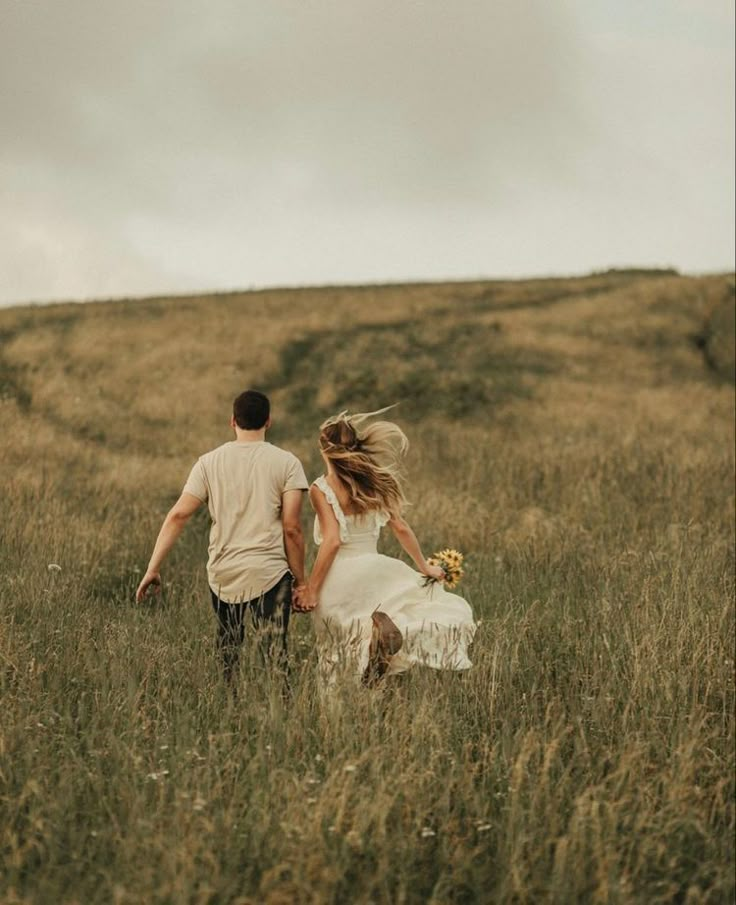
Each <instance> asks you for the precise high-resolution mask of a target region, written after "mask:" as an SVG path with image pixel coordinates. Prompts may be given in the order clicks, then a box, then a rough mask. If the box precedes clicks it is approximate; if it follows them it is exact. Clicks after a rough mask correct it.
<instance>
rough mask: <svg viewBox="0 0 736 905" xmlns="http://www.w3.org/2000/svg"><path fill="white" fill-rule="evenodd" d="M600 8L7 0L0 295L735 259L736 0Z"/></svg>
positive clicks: (530, 1) (0, 79) (507, 0)
mask: <svg viewBox="0 0 736 905" xmlns="http://www.w3.org/2000/svg"><path fill="white" fill-rule="evenodd" d="M681 6H682V7H683V9H684V10H685V11H686V12H687V15H690V16H692V15H694V14H693V13H691V12H690V11H689V10H688V9H687V0H682V2H681ZM589 10H590V5H584V4H582V2H572V0H569V2H561V3H558V4H548V3H545V2H543V0H526V2H512V0H502V2H494V3H487V2H478V0H457V2H455V3H452V4H448V3H445V2H407V3H400V4H396V3H389V2H386V0H374V2H371V3H367V2H358V0H343V2H336V0H335V2H328V0H317V2H312V3H309V4H305V3H303V2H289V0H287V2H280V3H277V4H275V3H274V4H262V3H255V2H243V0H240V2H235V0H211V2H204V0H193V2H187V3H179V2H170V0H155V2H143V0H132V2H127V3H125V4H115V5H113V4H98V3H94V2H92V0H70V2H66V3H63V4H59V3H54V2H51V0H38V2H33V0H28V2H24V3H20V2H18V3H12V4H6V5H5V6H4V8H3V13H2V16H3V19H2V23H1V24H2V35H3V36H2V48H0V49H1V50H2V53H0V84H1V85H2V86H4V87H3V89H2V91H0V117H2V122H3V124H4V130H3V138H2V142H0V204H2V211H3V213H2V214H1V215H0V232H1V235H2V247H1V248H0V268H2V272H3V273H4V274H5V275H6V279H5V280H4V281H3V282H4V288H3V290H2V292H3V295H2V296H0V301H6V302H7V301H11V300H15V299H27V298H44V297H59V296H65V297H69V296H80V295H81V296H84V297H90V296H93V295H97V294H102V295H110V294H131V293H141V292H161V291H166V290H172V291H173V290H186V289H195V288H218V287H234V286H242V285H250V284H275V283H300V282H328V281H340V280H361V279H391V278H402V277H403V278H410V277H422V276H424V277H428V278H431V277H433V276H440V275H448V276H463V275H468V276H471V275H478V274H488V275H495V274H497V273H511V272H516V273H532V272H539V271H540V270H547V271H554V270H558V271H561V270H574V269H578V270H585V269H588V268H590V267H594V266H600V265H605V264H607V263H618V262H619V260H624V259H626V260H628V261H632V262H634V261H635V260H639V259H642V258H647V256H655V257H656V258H657V259H658V260H661V263H677V264H681V265H682V266H693V265H694V264H695V265H697V263H698V262H699V261H702V262H703V265H702V266H712V262H715V261H717V262H719V263H720V262H722V266H723V265H727V263H728V261H729V260H730V257H729V254H730V253H727V252H726V248H727V247H728V246H727V244H726V243H727V241H728V234H727V233H728V228H727V226H726V225H725V224H726V223H727V217H728V214H729V202H728V201H727V200H724V199H727V198H728V193H727V191H725V190H726V189H727V188H728V185H729V184H727V183H726V182H724V180H725V179H726V176H725V174H726V172H727V170H726V168H727V167H728V164H729V157H728V154H729V146H728V145H727V141H728V139H727V138H726V137H725V136H726V134H727V128H728V125H729V122H728V114H727V106H726V105H727V102H728V100H729V91H730V88H728V87H724V86H725V85H726V84H727V83H726V82H725V81H724V77H725V75H727V64H726V63H724V60H727V59H728V53H727V52H726V51H727V49H728V48H727V47H726V48H725V49H724V47H721V49H720V50H716V51H715V52H714V50H713V48H712V47H710V46H709V47H706V46H705V44H707V43H708V42H710V41H711V40H714V39H713V35H714V34H716V32H718V33H720V32H721V31H722V24H721V22H722V20H721V18H718V17H717V16H718V15H721V16H722V5H719V4H715V3H714V4H713V5H712V10H715V11H716V13H717V15H716V13H714V15H716V18H714V19H713V22H715V23H716V24H713V23H711V24H708V23H707V22H706V24H705V25H704V26H703V35H702V36H701V38H699V39H698V40H697V41H694V40H692V39H691V38H689V37H688V35H687V34H680V33H678V22H679V21H680V19H678V18H677V17H674V18H673V16H672V15H670V14H668V15H669V18H667V17H666V16H664V13H661V16H662V17H663V18H662V19H661V21H662V22H664V23H665V24H667V28H660V29H659V32H658V31H657V30H656V29H652V28H651V27H650V25H649V24H647V22H646V21H645V27H644V28H643V30H640V31H637V30H636V29H635V28H633V27H632V23H635V22H636V21H637V20H636V18H635V13H634V11H633V10H632V12H631V18H628V17H627V15H626V14H625V12H624V13H621V12H620V11H619V12H618V13H615V12H613V13H611V14H610V15H609V16H608V17H603V18H599V19H597V20H596V19H595V18H593V17H591V14H590V12H589ZM718 11H721V12H718ZM682 15H685V13H683V14H682ZM644 18H645V20H646V17H644ZM680 18H682V16H681V17H680ZM711 18H712V17H711ZM708 21H710V20H708ZM721 190H723V191H722V194H721V196H719V198H718V199H717V201H714V198H715V196H716V194H717V193H718V192H719V191H721ZM673 198H674V199H675V200H673ZM704 198H706V199H707V200H708V206H709V208H710V210H708V211H706V210H704V209H703V210H701V202H702V200H703V199H704ZM678 205H679V206H678ZM704 207H705V206H704ZM673 211H674V212H682V214H683V215H684V216H686V217H687V218H688V219H689V220H691V221H693V220H695V221H697V222H695V223H692V222H691V225H690V227H688V229H684V230H683V231H682V234H680V232H676V233H674V234H673V231H672V229H671V228H670V226H671V221H672V215H673ZM632 213H636V216H635V217H632ZM634 221H638V226H637V225H636V223H634ZM632 224H633V225H632ZM614 227H615V228H616V229H619V230H620V232H614V229H613V228H614ZM634 227H635V228H634ZM627 232H628V235H627ZM691 233H692V234H693V235H691ZM693 236H694V238H693ZM698 236H699V237H700V238H698ZM704 236H707V240H706V239H705V238H703V237H704ZM693 242H694V245H695V247H697V248H698V253H697V255H692V254H691V253H690V252H687V253H685V254H683V252H684V251H687V249H692V247H693V244H692V243H693ZM688 255H689V257H688ZM659 256H662V257H661V259H660V257H659ZM648 260H652V257H649V258H648Z"/></svg>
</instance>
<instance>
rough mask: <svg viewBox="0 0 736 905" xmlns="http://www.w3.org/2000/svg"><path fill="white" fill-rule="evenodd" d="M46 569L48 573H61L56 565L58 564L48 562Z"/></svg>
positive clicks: (59, 567)
mask: <svg viewBox="0 0 736 905" xmlns="http://www.w3.org/2000/svg"><path fill="white" fill-rule="evenodd" d="M46 568H47V569H48V570H49V572H61V566H60V565H59V564H58V562H50V563H49V564H48V565H47V566H46Z"/></svg>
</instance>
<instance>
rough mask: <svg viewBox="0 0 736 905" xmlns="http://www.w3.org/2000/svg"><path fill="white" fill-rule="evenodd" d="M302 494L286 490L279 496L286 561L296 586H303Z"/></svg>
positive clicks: (301, 492)
mask: <svg viewBox="0 0 736 905" xmlns="http://www.w3.org/2000/svg"><path fill="white" fill-rule="evenodd" d="M303 494H304V491H303V490H287V491H286V492H285V493H283V494H282V495H281V523H282V525H283V529H284V549H285V550H286V561H287V562H288V563H289V570H290V571H291V574H292V575H293V576H294V580H295V581H296V583H297V585H302V584H304V533H303V531H302V518H301V516H302V496H303Z"/></svg>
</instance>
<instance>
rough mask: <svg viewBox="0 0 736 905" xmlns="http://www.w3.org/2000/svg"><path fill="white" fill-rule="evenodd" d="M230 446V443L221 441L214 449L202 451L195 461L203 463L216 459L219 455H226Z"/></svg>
mask: <svg viewBox="0 0 736 905" xmlns="http://www.w3.org/2000/svg"><path fill="white" fill-rule="evenodd" d="M231 446H232V443H222V444H220V446H216V447H215V448H214V449H210V450H208V451H207V452H204V453H202V455H201V456H200V457H199V459H198V460H197V461H198V462H202V463H203V464H205V465H206V464H207V463H208V462H213V461H215V460H216V459H219V458H220V457H221V456H225V455H227V453H228V450H229V448H230V447H231Z"/></svg>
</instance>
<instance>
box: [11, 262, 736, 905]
mask: <svg viewBox="0 0 736 905" xmlns="http://www.w3.org/2000/svg"><path fill="white" fill-rule="evenodd" d="M249 386H251V387H256V388H259V389H262V390H264V391H265V392H267V393H269V395H270V396H271V397H272V401H273V409H274V419H275V424H274V428H273V431H272V434H271V437H270V439H272V441H273V442H275V443H277V444H279V445H282V446H286V447H288V448H290V449H292V450H293V451H294V452H296V453H297V454H298V455H299V456H300V457H301V458H302V460H303V462H304V464H305V467H306V469H307V473H308V475H309V476H310V478H314V477H316V476H317V474H319V473H320V470H321V469H320V460H319V457H318V455H317V452H316V435H317V429H318V426H319V423H320V421H321V420H322V419H323V418H324V417H326V416H327V415H329V414H332V413H334V412H335V411H337V410H340V409H344V408H349V409H351V410H353V411H361V410H370V409H375V408H378V407H380V406H383V405H387V404H390V403H394V402H398V403H399V407H398V408H397V409H396V413H395V417H396V420H397V421H399V422H400V423H401V424H402V426H403V427H404V428H405V429H406V431H407V433H408V435H409V438H410V441H411V444H412V449H411V451H410V456H409V460H408V476H409V493H408V495H409V497H410V499H411V501H412V506H411V509H410V512H409V518H410V520H411V522H412V524H413V525H414V526H415V528H416V530H417V533H418V535H419V537H420V539H421V541H422V543H423V546H424V547H425V549H426V550H427V551H431V550H433V549H435V548H436V547H437V546H439V545H445V544H448V543H450V544H452V545H453V546H457V547H458V548H460V549H462V550H463V551H464V552H465V553H466V554H467V557H468V574H467V577H466V580H465V582H464V585H463V586H462V587H461V591H462V593H463V594H464V595H465V596H467V598H468V600H469V601H470V602H471V604H472V605H473V607H474V610H475V611H476V613H477V614H478V616H479V618H481V620H482V629H481V631H480V632H479V636H478V640H477V642H476V652H475V654H474V660H475V664H476V665H475V668H474V670H473V671H472V672H471V674H470V675H469V676H468V677H467V679H464V680H463V681H462V682H447V681H445V678H446V677H442V676H425V675H423V674H417V675H416V676H414V675H412V676H410V677H408V678H407V679H406V680H405V681H402V682H399V683H397V684H396V688H395V689H392V690H391V692H390V693H387V694H386V695H384V696H381V695H378V696H373V697H371V696H370V695H367V694H366V693H365V692H359V691H356V690H355V689H346V690H345V692H344V695H343V697H342V698H341V699H340V700H341V703H340V706H339V707H336V706H333V705H330V704H329V703H326V702H325V701H323V700H321V699H320V698H319V696H318V695H316V693H315V691H314V682H313V673H314V653H313V635H312V632H311V626H310V625H309V621H308V620H307V619H306V618H301V619H299V620H298V621H297V622H296V624H295V626H294V629H293V631H292V639H293V640H292V651H293V656H294V659H295V669H296V676H297V685H296V688H297V690H296V698H295V701H294V703H293V706H292V708H291V710H290V711H289V712H288V714H285V713H284V711H283V710H282V709H280V705H279V704H278V702H277V701H276V700H275V699H274V697H273V695H270V694H269V691H268V688H267V687H265V686H264V687H261V686H263V681H262V676H261V677H259V675H258V673H257V671H256V673H253V672H252V671H251V672H248V670H246V674H245V678H244V681H247V682H248V685H247V688H248V694H247V695H245V696H244V697H243V698H242V699H241V702H240V704H238V705H237V706H235V705H233V702H232V701H228V699H227V695H226V694H225V692H224V690H223V688H222V687H221V685H220V684H219V682H218V678H217V674H216V668H215V664H214V659H213V657H212V650H211V636H212V631H213V626H212V622H211V618H212V615H211V613H210V612H209V611H208V609H207V606H208V604H207V602H206V598H205V595H204V591H205V590H206V589H205V586H204V576H203V562H204V556H205V547H206V534H207V527H208V526H207V520H206V517H205V516H204V514H203V515H202V516H201V517H199V514H198V517H197V518H196V519H195V521H194V524H193V525H192V526H191V527H190V529H188V531H187V533H186V535H185V536H184V538H182V542H181V543H180V545H179V546H178V547H177V549H176V550H175V551H174V553H173V554H172V557H171V559H170V562H169V564H168V568H167V570H166V573H165V579H166V583H167V584H166V593H165V597H164V600H163V601H162V602H160V603H155V604H151V605H147V606H145V607H143V608H137V607H135V606H134V604H133V602H132V593H133V590H134V588H135V586H136V584H137V581H138V577H139V575H140V570H141V569H143V568H144V567H145V564H146V561H147V558H148V555H149V552H150V548H151V544H152V541H153V539H154V537H155V534H156V531H157V529H158V526H159V524H160V521H161V519H162V517H163V515H164V514H165V512H166V510H167V507H168V506H169V505H170V504H171V502H173V500H174V499H175V498H176V496H177V495H178V493H179V491H180V488H181V486H182V484H183V481H184V479H185V477H186V474H187V472H188V469H189V468H190V467H191V464H192V463H193V461H194V460H195V459H196V457H197V456H198V455H200V454H201V453H202V452H203V451H205V450H206V449H209V448H211V447H213V446H215V445H217V444H218V443H221V442H224V441H225V440H227V439H230V434H229V428H228V419H229V414H230V404H231V401H232V399H233V397H234V396H235V395H236V394H237V393H238V392H239V391H241V390H242V389H244V388H246V387H249ZM734 398H735V396H734V280H733V276H732V275H730V274H728V275H714V276H707V277H690V276H681V275H679V274H676V273H672V272H658V271H610V272H606V273H600V274H591V275H589V276H585V277H578V278H570V279H536V280H519V281H483V282H464V283H443V284H416V285H391V286H367V287H349V288H339V287H332V288H329V287H328V288H311V289H294V290H268V291H254V292H242V293H241V292H235V293H230V294H221V295H211V296H207V295H203V296H186V297H180V298H151V299H130V300H125V301H113V302H98V303H88V304H84V305H75V304H61V305H52V306H48V307H33V308H20V309H6V310H0V418H1V419H2V427H3V430H2V434H0V463H1V464H2V474H3V519H2V522H1V523H0V693H2V698H3V713H4V716H3V719H2V721H0V851H2V852H3V855H2V856H1V857H2V859H3V860H4V866H5V868H6V870H5V871H4V872H3V870H1V869H0V899H2V900H3V901H10V902H16V901H17V902H42V901H51V900H53V901H59V902H67V901H68V902H72V901H84V902H97V901H100V902H103V901H112V900H113V898H114V899H115V901H119V902H128V901H129V902H139V901H162V902H163V901H167V902H170V901H175V902H229V901H236V900H237V901H242V902H246V901H266V902H271V903H286V902H343V901H355V902H368V901H372V902H399V901H401V902H407V903H413V902H423V901H433V902H437V903H440V902H442V903H444V902H476V901H477V902H481V901H489V896H490V900H493V901H497V902H522V901H534V902H542V901H550V902H553V901H557V902H560V901H566V902H573V901H592V900H596V901H601V902H608V901H610V902H628V901H641V902H647V903H653V902H669V901H673V900H677V901H688V902H706V901H707V902H720V901H728V899H729V897H730V896H732V894H733V869H732V865H733V853H732V849H731V843H730V842H729V840H730V839H731V836H732V831H733V828H734V811H733V763H734V758H733V729H734V722H733V707H734V685H733V645H734V611H733V591H734V558H733V543H734V524H733V513H734V485H733V474H734ZM306 523H307V517H305V525H306ZM384 549H385V550H387V551H389V552H393V553H396V552H397V548H396V545H395V543H394V542H393V541H391V540H389V539H385V540H384ZM49 564H55V565H58V566H60V569H61V570H60V571H58V570H56V569H54V570H52V571H49V570H48V566H49ZM251 669H255V667H254V666H253V667H251ZM192 752H194V753H195V754H196V757H195V755H194V754H192ZM197 758H200V759H199V760H197ZM164 768H165V770H166V772H165V773H164V772H163V771H164ZM353 768H355V769H353ZM151 775H153V776H155V777H165V778H161V779H158V778H157V779H154V780H151V779H150V776H151ZM313 780H314V782H313ZM196 801H202V802H204V804H203V805H202V806H201V807H198V806H197V807H195V806H194V804H193V802H196ZM481 826H483V827H486V828H485V829H483V830H481V829H479V828H480V827H481ZM236 828H237V831H236ZM425 830H429V832H425ZM223 840H225V841H223ZM254 853H257V855H258V856H257V857H255V855H254ZM3 877H4V879H3ZM238 896H241V897H242V898H241V899H238V898H237V897H238ZM248 897H250V898H248Z"/></svg>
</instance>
